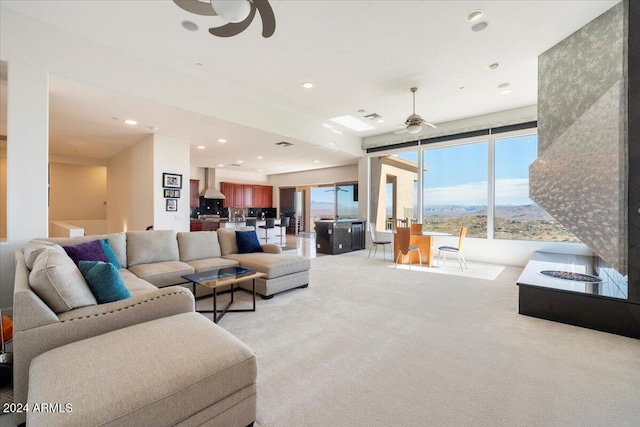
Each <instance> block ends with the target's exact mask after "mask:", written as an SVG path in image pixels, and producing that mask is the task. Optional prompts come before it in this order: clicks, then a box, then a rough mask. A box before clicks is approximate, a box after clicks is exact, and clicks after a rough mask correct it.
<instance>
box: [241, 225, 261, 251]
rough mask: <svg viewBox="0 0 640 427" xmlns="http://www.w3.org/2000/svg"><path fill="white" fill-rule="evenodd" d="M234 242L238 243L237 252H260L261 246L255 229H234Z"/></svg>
mask: <svg viewBox="0 0 640 427" xmlns="http://www.w3.org/2000/svg"><path fill="white" fill-rule="evenodd" d="M236 242H237V243H238V253H239V254H250V253H252V252H262V246H260V241H259V240H258V235H257V234H256V231H255V230H251V231H236Z"/></svg>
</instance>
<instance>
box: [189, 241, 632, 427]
mask: <svg viewBox="0 0 640 427" xmlns="http://www.w3.org/2000/svg"><path fill="white" fill-rule="evenodd" d="M389 266H390V263H389V262H386V263H385V262H382V261H381V260H379V259H376V260H373V259H367V258H366V252H364V251H359V252H353V253H349V254H343V255H338V256H326V257H320V258H316V259H313V260H312V261H311V283H310V286H309V288H307V289H295V290H292V291H289V292H286V293H283V294H279V295H276V296H275V297H274V298H273V299H271V300H264V301H263V300H259V301H258V308H257V311H256V312H255V313H230V314H228V315H227V316H226V317H225V318H224V319H222V321H221V323H220V325H221V326H222V327H224V328H226V329H227V330H228V331H230V332H231V333H233V334H234V335H236V336H237V337H238V338H240V339H241V340H242V341H243V342H245V343H246V344H247V345H248V346H249V347H251V348H252V349H253V350H254V351H255V352H256V354H257V360H258V409H257V411H258V412H257V425H259V426H263V427H266V426H637V425H639V422H640V421H639V420H640V341H639V340H634V339H629V338H624V337H621V336H617V335H612V334H606V333H602V332H597V331H592V330H589V329H584V328H578V327H574V326H569V325H564V324H560V323H555V322H549V321H545V320H541V319H536V318H532V317H527V316H522V315H519V314H518V289H517V286H516V285H515V282H516V280H517V278H518V276H519V274H520V271H521V269H519V268H514V267H506V268H504V270H503V271H502V273H501V274H500V275H499V276H498V278H497V279H496V280H493V281H492V280H482V279H474V278H465V277H458V276H454V275H444V274H428V273H424V272H418V271H415V270H412V271H409V270H404V269H394V268H389ZM237 297H238V299H239V300H241V301H242V302H243V304H245V303H248V301H250V296H249V294H247V293H244V292H240V293H237ZM206 302H207V301H199V302H198V305H199V306H200V305H201V304H206ZM209 302H210V301H209Z"/></svg>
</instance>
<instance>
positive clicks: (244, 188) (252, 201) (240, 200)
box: [220, 182, 273, 208]
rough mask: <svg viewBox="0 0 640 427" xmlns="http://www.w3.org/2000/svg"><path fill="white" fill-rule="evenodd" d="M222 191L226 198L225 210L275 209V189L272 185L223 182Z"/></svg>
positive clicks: (224, 202) (221, 184)
mask: <svg viewBox="0 0 640 427" xmlns="http://www.w3.org/2000/svg"><path fill="white" fill-rule="evenodd" d="M220 191H222V194H224V196H225V199H224V201H223V206H224V207H225V208H271V207H273V187H272V186H270V185H258V184H238V183H234V182H221V183H220Z"/></svg>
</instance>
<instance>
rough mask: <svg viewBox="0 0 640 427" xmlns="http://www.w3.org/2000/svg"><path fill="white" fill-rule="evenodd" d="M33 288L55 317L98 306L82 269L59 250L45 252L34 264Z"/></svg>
mask: <svg viewBox="0 0 640 427" xmlns="http://www.w3.org/2000/svg"><path fill="white" fill-rule="evenodd" d="M29 284H30V285H31V288H32V289H33V291H34V292H35V293H36V294H37V295H38V296H39V297H40V299H42V301H44V302H45V303H46V304H47V305H48V306H49V308H51V310H53V311H54V312H55V313H63V312H65V311H69V310H72V309H74V308H78V307H84V306H87V305H95V304H96V299H95V297H94V296H93V294H92V293H91V290H90V289H89V286H88V285H87V282H86V281H85V280H84V277H82V273H81V272H80V270H78V266H76V265H75V264H74V263H73V261H72V260H71V258H69V257H68V256H67V254H66V253H61V252H58V251H55V250H54V251H52V250H47V251H43V252H41V253H40V255H39V256H38V258H37V259H36V261H35V262H34V263H33V269H32V270H31V273H30V274H29Z"/></svg>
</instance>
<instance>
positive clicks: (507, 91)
mask: <svg viewBox="0 0 640 427" xmlns="http://www.w3.org/2000/svg"><path fill="white" fill-rule="evenodd" d="M511 92H513V91H512V90H511V89H505V90H503V91H502V92H500V93H501V94H503V95H509V94H510V93H511Z"/></svg>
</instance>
